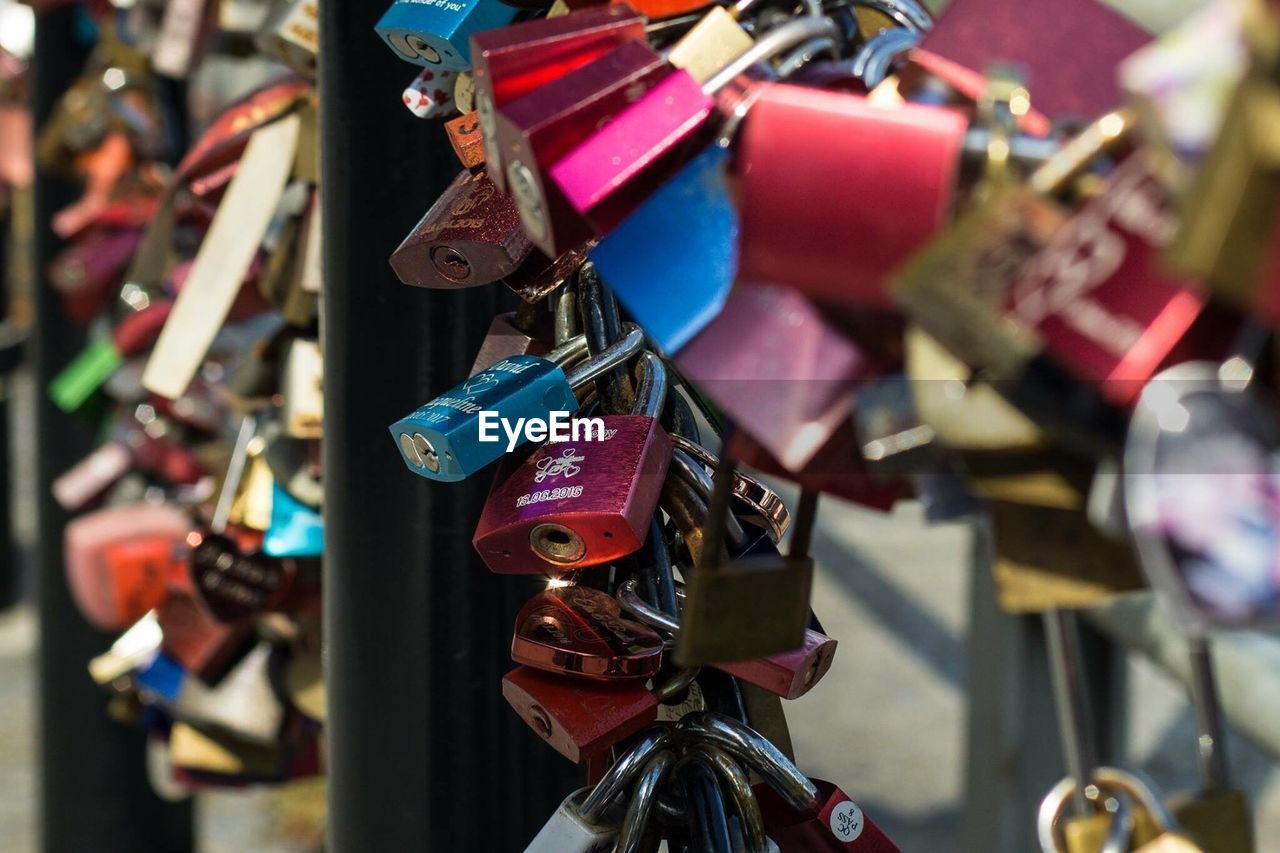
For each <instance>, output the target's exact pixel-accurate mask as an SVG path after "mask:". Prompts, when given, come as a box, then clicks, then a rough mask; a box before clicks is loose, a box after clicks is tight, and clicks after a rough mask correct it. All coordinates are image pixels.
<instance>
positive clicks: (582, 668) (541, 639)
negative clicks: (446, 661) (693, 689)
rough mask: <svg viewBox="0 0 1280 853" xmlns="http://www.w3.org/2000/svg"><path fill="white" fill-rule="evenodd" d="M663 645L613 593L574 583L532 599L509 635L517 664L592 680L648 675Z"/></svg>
mask: <svg viewBox="0 0 1280 853" xmlns="http://www.w3.org/2000/svg"><path fill="white" fill-rule="evenodd" d="M662 649H663V641H662V637H660V636H659V635H658V634H657V632H655V631H653V630H651V629H650V628H648V627H647V626H645V625H644V624H642V623H641V622H637V621H635V620H634V619H630V618H628V617H627V616H626V615H625V614H623V612H622V606H621V605H620V604H619V603H618V601H617V600H616V599H615V598H613V596H611V595H609V594H608V593H606V592H602V591H600V590H598V589H592V588H591V587H586V586H578V585H576V584H573V585H570V586H560V587H551V588H549V589H546V590H544V591H542V592H540V593H538V594H537V595H535V596H534V597H533V598H531V599H530V600H529V601H528V602H527V603H526V604H525V605H524V607H522V608H520V612H519V613H518V614H517V615H516V626H515V633H514V635H513V636H512V639H511V659H512V660H513V661H515V662H516V663H518V664H521V665H523V666H531V667H534V668H535V669H542V670H546V671H547V672H554V673H558V674H560V675H567V676H572V677H577V678H587V679H591V680H593V681H617V680H619V679H630V678H652V677H653V676H655V675H657V674H658V670H659V669H660V668H661V666H662Z"/></svg>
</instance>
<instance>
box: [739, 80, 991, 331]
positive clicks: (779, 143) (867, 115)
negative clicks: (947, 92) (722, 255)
mask: <svg viewBox="0 0 1280 853" xmlns="http://www.w3.org/2000/svg"><path fill="white" fill-rule="evenodd" d="M966 127H967V122H966V121H965V118H964V116H963V115H961V114H960V113H958V112H955V111H953V110H949V109H943V108H938V107H929V106H920V105H916V104H901V105H897V106H881V105H877V104H874V103H872V102H871V101H869V100H867V99H866V98H863V97H860V96H858V95H853V94H848V93H842V92H825V91H821V90H818V89H811V88H804V87H799V86H792V85H787V84H775V85H770V86H764V87H761V88H760V90H759V92H758V94H757V96H756V98H755V99H754V101H753V102H752V103H751V106H750V108H749V109H748V111H747V114H746V118H745V119H744V120H743V124H742V128H741V130H740V141H739V155H738V157H739V159H738V163H739V171H740V173H741V176H742V179H741V186H740V190H739V193H740V209H741V211H742V252H741V257H740V259H739V269H738V276H739V278H740V279H741V280H744V281H751V282H768V283H774V284H783V285H789V286H791V287H795V288H797V289H798V290H800V291H801V292H802V293H804V294H805V295H808V296H818V297H825V298H829V299H833V300H836V301H839V302H842V303H852V304H857V305H869V306H880V307H886V306H888V305H889V304H890V302H889V299H888V296H887V294H886V291H885V288H884V285H885V281H886V279H887V277H888V274H889V273H890V272H891V271H892V270H893V269H894V268H895V267H896V266H897V265H898V264H900V263H901V262H902V261H903V260H905V259H906V258H907V257H908V256H909V255H910V254H911V252H913V251H914V250H916V249H918V248H919V247H920V246H922V245H923V244H924V243H925V241H926V240H928V238H929V237H930V236H932V235H933V234H934V233H935V232H936V231H937V230H938V229H939V228H940V227H941V226H942V224H943V222H944V220H945V217H946V216H947V214H948V211H949V209H950V206H951V203H952V197H953V194H954V192H955V188H956V184H957V179H958V169H959V166H960V150H961V147H962V144H963V138H964V134H965V130H966ZM798 128H804V133H805V135H806V138H807V139H809V140H811V142H812V144H811V145H808V146H806V149H805V152H806V153H805V160H806V163H805V168H804V169H797V168H795V148H794V143H795V138H796V132H797V129H798ZM834 175H840V176H841V179H840V180H832V176H834ZM837 186H838V187H839V188H840V189H839V191H838V193H833V190H835V188H836V187H837ZM854 199H856V201H855V200H854ZM853 235H856V237H855V236H853Z"/></svg>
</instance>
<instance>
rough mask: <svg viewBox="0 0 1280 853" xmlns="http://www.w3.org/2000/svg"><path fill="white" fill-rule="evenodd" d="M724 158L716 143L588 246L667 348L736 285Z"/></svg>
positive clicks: (733, 221) (715, 309)
mask: <svg viewBox="0 0 1280 853" xmlns="http://www.w3.org/2000/svg"><path fill="white" fill-rule="evenodd" d="M728 160H729V152H728V150H727V149H724V148H721V147H719V146H715V145H713V146H712V147H710V148H708V149H707V150H706V151H704V152H702V153H701V154H699V155H698V156H697V157H695V158H694V159H693V160H691V161H690V162H689V163H688V164H687V165H686V166H685V167H684V168H683V169H682V170H681V171H680V172H679V173H678V174H677V175H676V176H675V177H673V178H672V179H671V180H669V181H667V182H666V183H665V184H663V185H662V186H661V187H659V188H658V190H657V191H656V192H655V193H654V194H653V195H652V196H650V197H649V199H648V200H647V201H646V202H645V203H644V204H642V205H641V206H640V207H639V208H638V209H637V210H636V211H635V212H634V213H632V214H631V215H630V216H629V217H627V218H626V219H625V220H624V221H623V222H622V224H621V225H619V226H618V227H617V228H615V229H614V230H613V231H612V232H610V234H609V235H608V236H607V237H605V238H604V239H603V240H601V241H600V243H599V245H597V246H596V247H595V248H594V249H592V250H591V252H590V253H589V254H588V257H590V259H591V260H592V261H594V262H595V265H596V270H597V271H598V272H599V273H600V277H601V278H603V279H604V281H605V282H606V283H607V284H608V285H609V287H610V288H611V289H612V290H613V292H614V294H616V295H617V297H618V300H619V301H620V302H621V303H622V304H623V305H624V306H625V307H626V309H627V311H628V312H629V313H630V314H631V316H632V317H633V318H635V321H636V322H637V323H638V324H639V325H640V328H642V329H644V331H645V333H646V334H647V335H648V336H649V338H650V339H651V340H652V341H653V343H654V345H655V346H656V347H657V348H658V350H659V352H661V353H662V354H664V355H668V356H670V355H674V354H675V353H676V351H678V350H679V349H680V348H681V347H682V346H684V345H685V344H686V343H688V342H689V341H690V340H691V339H692V338H693V336H694V335H696V334H698V332H700V331H702V329H703V327H704V326H706V325H707V324H708V323H710V322H711V321H712V320H713V319H715V317H716V315H717V314H719V313H720V309H721V308H723V307H724V303H725V300H726V299H727V298H728V296H729V291H730V289H731V288H732V287H733V280H734V276H735V274H736V273H737V256H738V232H739V227H738V213H737V211H736V209H735V208H734V206H733V203H732V202H731V201H730V200H729V190H728V186H727V185H726V182H725V168H726V165H727V163H728ZM658 247H661V251H656V249H657V248H658ZM672 258H679V259H680V261H679V263H675V264H673V263H672V262H671V259H672Z"/></svg>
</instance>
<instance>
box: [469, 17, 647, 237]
mask: <svg viewBox="0 0 1280 853" xmlns="http://www.w3.org/2000/svg"><path fill="white" fill-rule="evenodd" d="M611 8H617V7H611ZM670 71H671V66H670V65H668V64H667V62H665V61H664V60H663V59H662V57H660V56H658V54H656V53H654V51H653V50H651V49H650V48H649V47H648V46H646V45H645V44H644V43H643V42H639V41H625V42H623V43H621V44H619V45H617V46H616V47H613V48H612V49H611V50H610V51H608V52H607V53H605V54H603V55H601V56H599V57H598V58H596V59H595V60H594V61H592V62H590V63H589V64H587V65H583V66H582V67H580V68H577V69H575V70H573V71H570V72H569V73H568V74H565V75H564V76H562V77H559V78H557V79H555V80H552V81H550V82H548V83H546V84H544V85H542V86H539V87H538V88H537V89H535V90H533V91H532V92H530V93H528V94H527V95H525V96H523V97H521V98H519V99H517V100H514V101H510V102H508V103H506V104H505V105H503V106H502V107H499V108H497V109H495V111H494V117H493V121H494V125H495V129H494V132H493V134H492V137H490V138H489V139H487V140H486V148H485V150H486V151H488V146H489V145H490V144H492V145H496V146H498V153H497V154H496V155H493V156H490V158H489V159H490V164H489V168H490V169H493V168H494V166H493V162H492V161H493V160H495V159H497V160H499V161H500V162H501V163H502V167H503V168H504V169H505V170H506V171H505V175H504V177H505V183H504V184H503V186H504V187H505V188H506V190H507V191H508V192H509V193H510V194H511V196H512V198H514V199H515V200H516V204H517V205H518V206H519V208H520V221H521V222H522V223H523V224H524V230H525V233H526V234H528V235H529V239H530V240H532V241H533V243H534V245H536V246H537V247H538V248H539V249H541V250H542V251H543V252H544V253H545V254H546V255H547V256H548V257H553V258H554V257H558V256H559V255H561V254H563V253H564V252H565V251H567V250H569V249H572V248H574V247H575V246H578V245H580V244H581V243H582V242H583V241H585V240H586V239H588V238H589V237H591V236H592V234H591V229H590V228H588V227H587V225H586V223H585V222H583V221H582V219H581V218H580V217H579V216H578V215H577V214H576V213H575V212H574V211H573V209H572V208H571V207H570V206H569V203H568V202H567V201H566V200H565V199H564V197H563V196H561V195H560V194H559V192H558V188H557V187H556V186H555V184H553V183H552V182H551V181H549V180H548V179H547V174H546V170H547V169H548V168H549V167H550V166H551V165H552V164H553V163H555V162H556V161H557V160H559V159H560V158H561V157H563V156H564V155H565V154H567V153H568V152H569V150H570V149H572V148H573V147H574V146H575V145H577V144H578V143H579V142H582V141H583V140H584V139H586V138H587V137H589V136H590V135H591V134H593V133H595V132H596V130H597V128H600V127H602V126H603V125H605V124H606V123H608V122H609V121H611V120H612V119H613V117H614V116H616V115H617V114H618V113H619V112H621V111H622V110H623V109H625V108H626V107H628V106H630V105H631V104H633V103H635V102H636V101H637V100H638V99H639V98H640V97H641V96H643V95H644V93H645V92H647V91H648V90H649V89H650V88H652V87H653V86H654V85H655V84H656V83H657V82H658V81H659V80H661V79H662V78H663V77H665V76H666V75H667V74H668V73H670Z"/></svg>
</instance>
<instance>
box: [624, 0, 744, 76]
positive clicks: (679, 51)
mask: <svg viewBox="0 0 1280 853" xmlns="http://www.w3.org/2000/svg"><path fill="white" fill-rule="evenodd" d="M741 6H742V4H738V5H736V6H735V7H733V10H732V11H728V10H726V9H725V8H724V7H722V6H713V7H711V9H710V11H708V12H707V13H706V14H705V15H703V16H702V18H700V19H699V20H698V23H696V24H694V25H693V27H692V28H691V29H690V30H689V32H687V33H685V34H684V35H683V36H681V37H680V40H679V41H678V42H676V43H675V44H673V45H672V46H671V49H670V50H668V51H667V61H668V62H670V63H671V64H672V65H674V66H675V67H676V68H682V69H684V70H685V71H687V72H688V73H689V76H691V77H692V78H693V79H694V80H697V81H698V82H699V83H705V82H706V81H708V80H710V79H711V78H712V77H714V76H715V75H716V74H717V73H719V72H720V71H721V70H722V69H723V68H724V67H725V66H726V65H728V64H729V63H730V62H732V61H733V60H735V59H737V58H738V57H739V56H741V55H742V54H744V53H746V52H747V51H748V50H749V49H750V48H751V45H752V44H754V43H755V42H754V41H753V40H752V38H751V36H749V35H747V31H746V30H744V29H743V28H742V25H741V24H739V23H738V16H739V15H740V14H741V13H742V9H741ZM640 11H641V12H644V13H645V14H646V15H649V14H650V13H648V12H645V11H644V10H643V9H641V10H640ZM650 16H651V17H657V16H652V15H650ZM661 17H665V16H661Z"/></svg>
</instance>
